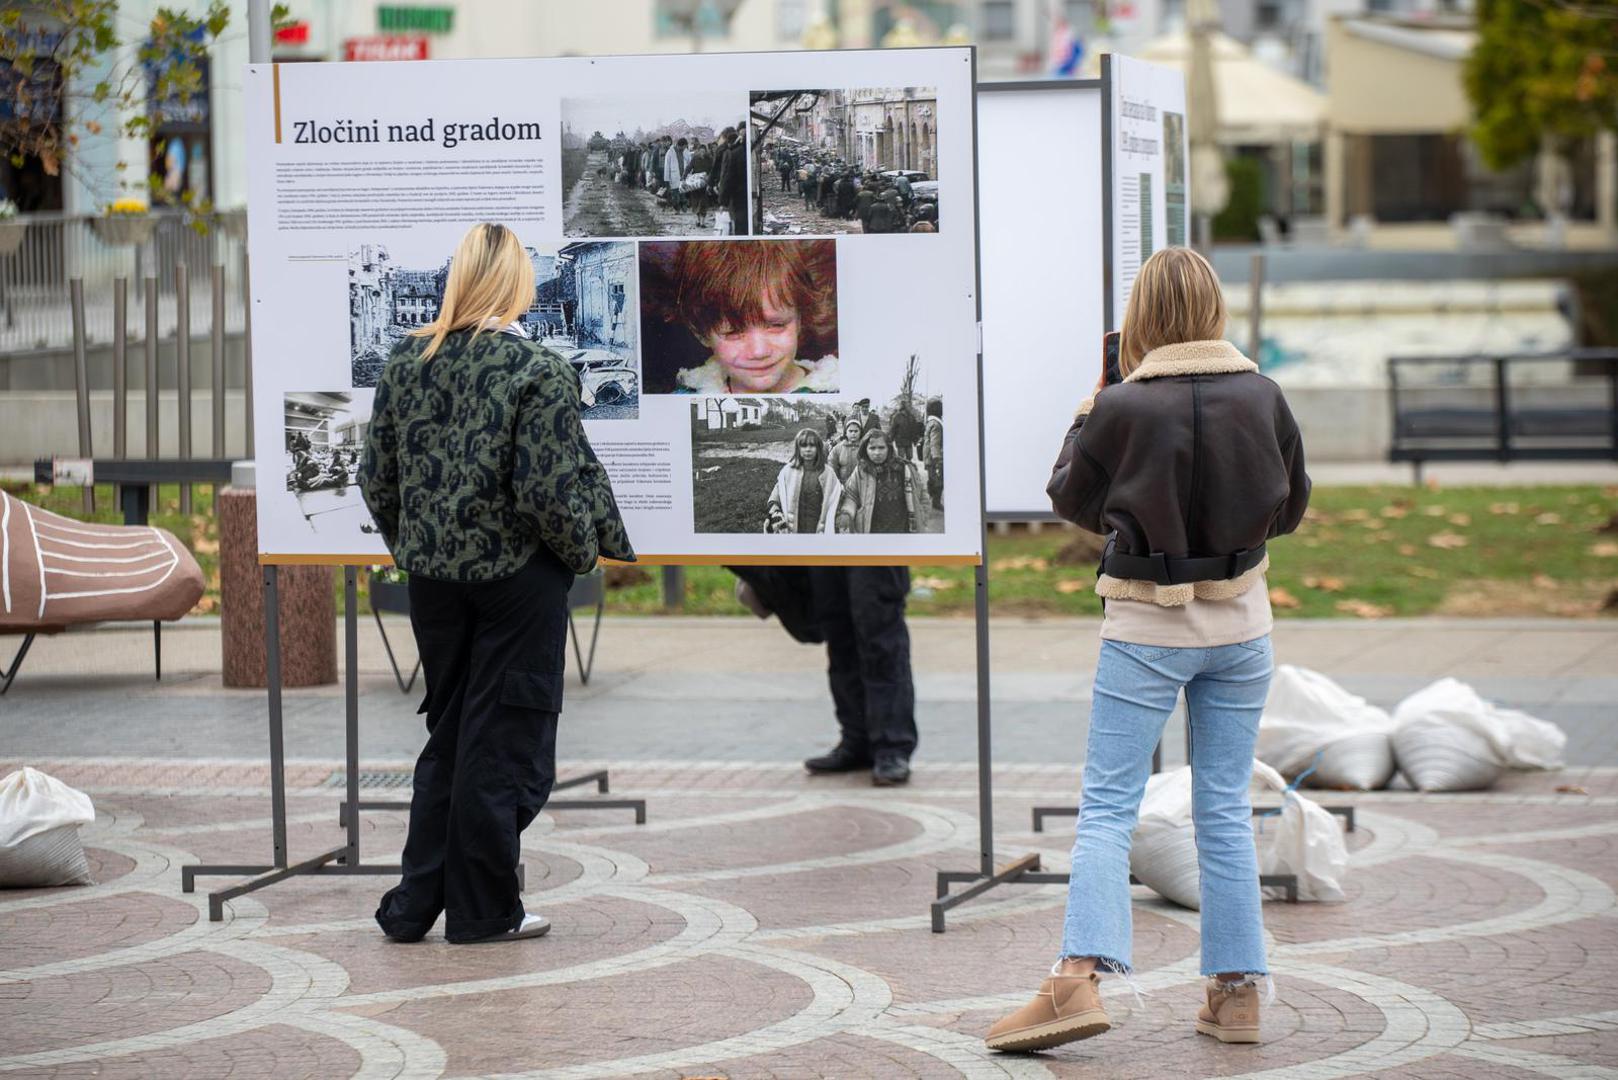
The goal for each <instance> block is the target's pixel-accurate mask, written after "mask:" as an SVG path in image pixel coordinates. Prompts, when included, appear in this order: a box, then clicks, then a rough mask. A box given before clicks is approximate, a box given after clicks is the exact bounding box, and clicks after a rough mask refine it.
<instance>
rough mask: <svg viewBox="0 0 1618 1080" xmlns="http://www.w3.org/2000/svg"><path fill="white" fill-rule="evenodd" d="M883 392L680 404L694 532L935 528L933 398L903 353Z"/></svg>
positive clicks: (938, 408) (938, 457) (940, 465)
mask: <svg viewBox="0 0 1618 1080" xmlns="http://www.w3.org/2000/svg"><path fill="white" fill-rule="evenodd" d="M903 372H904V374H903V376H902V378H901V380H900V382H899V383H898V386H897V387H896V390H895V392H894V393H893V394H892V396H891V397H882V398H878V399H875V400H873V399H872V398H860V399H859V400H857V401H851V402H848V403H846V404H844V403H832V402H823V401H819V400H815V399H811V398H804V397H722V396H718V395H714V396H703V397H701V398H699V399H697V401H696V402H694V403H693V404H692V406H691V468H692V477H691V493H692V511H693V514H692V517H693V520H694V524H695V530H696V531H697V532H699V533H772V534H779V535H786V534H791V533H941V532H943V531H944V399H943V397H942V396H941V395H938V394H933V393H929V392H928V390H927V386H926V383H925V382H924V380H923V379H922V377H921V370H920V365H919V363H918V361H917V358H916V357H913V356H912V357H910V358H909V361H908V363H906V364H905V366H904V368H903Z"/></svg>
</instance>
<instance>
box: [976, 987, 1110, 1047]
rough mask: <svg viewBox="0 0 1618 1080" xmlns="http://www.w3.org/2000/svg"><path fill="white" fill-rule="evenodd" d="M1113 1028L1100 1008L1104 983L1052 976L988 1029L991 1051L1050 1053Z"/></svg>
mask: <svg viewBox="0 0 1618 1080" xmlns="http://www.w3.org/2000/svg"><path fill="white" fill-rule="evenodd" d="M1110 1027H1112V1021H1111V1020H1109V1019H1107V1010H1105V1009H1103V1008H1102V1007H1101V980H1100V978H1099V977H1097V976H1096V974H1095V973H1094V972H1090V973H1089V974H1087V975H1055V974H1053V975H1050V976H1047V977H1046V979H1045V981H1044V982H1042V983H1040V984H1039V993H1037V994H1035V995H1034V1000H1032V1001H1030V1002H1029V1003H1028V1004H1026V1005H1024V1006H1023V1007H1022V1008H1020V1009H1018V1010H1017V1011H1016V1012H1014V1013H1012V1014H1011V1015H1010V1016H1007V1017H1005V1018H1004V1019H1002V1020H1000V1021H999V1022H998V1023H996V1024H995V1025H994V1027H992V1028H990V1029H989V1036H988V1038H987V1039H985V1040H984V1044H985V1045H987V1046H988V1048H989V1049H990V1050H1010V1051H1025V1050H1048V1049H1050V1048H1051V1047H1053V1046H1061V1045H1062V1044H1063V1043H1070V1042H1076V1041H1078V1040H1079V1039H1088V1038H1090V1037H1091V1036H1092V1035H1100V1034H1101V1033H1102V1032H1103V1031H1106V1030H1107V1029H1108V1028H1110Z"/></svg>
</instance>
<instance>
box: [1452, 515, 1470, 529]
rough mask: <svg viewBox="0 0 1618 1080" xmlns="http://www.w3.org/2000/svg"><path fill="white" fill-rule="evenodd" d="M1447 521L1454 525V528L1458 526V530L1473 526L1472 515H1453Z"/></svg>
mask: <svg viewBox="0 0 1618 1080" xmlns="http://www.w3.org/2000/svg"><path fill="white" fill-rule="evenodd" d="M1447 520H1448V521H1449V523H1450V524H1451V525H1454V526H1457V527H1458V528H1462V529H1464V528H1466V527H1467V526H1468V525H1470V524H1472V515H1471V514H1451V515H1450V516H1449V518H1448V519H1447Z"/></svg>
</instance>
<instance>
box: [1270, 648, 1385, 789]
mask: <svg viewBox="0 0 1618 1080" xmlns="http://www.w3.org/2000/svg"><path fill="white" fill-rule="evenodd" d="M1392 729H1393V721H1392V720H1391V718H1389V716H1388V714H1387V713H1386V712H1384V711H1383V710H1382V709H1379V708H1377V707H1376V706H1375V705H1372V704H1371V703H1370V702H1368V701H1366V700H1365V699H1364V698H1362V697H1360V696H1358V695H1356V694H1351V693H1349V692H1348V691H1347V690H1345V689H1343V688H1342V687H1341V686H1339V685H1337V683H1335V682H1333V681H1332V680H1331V679H1329V678H1327V677H1326V676H1324V675H1322V674H1320V672H1318V671H1311V670H1309V669H1308V668H1301V667H1296V666H1294V665H1292V664H1282V665H1281V666H1280V667H1278V668H1277V669H1276V672H1275V677H1274V678H1273V679H1272V680H1271V681H1270V696H1269V700H1268V701H1267V702H1266V703H1265V705H1264V715H1263V717H1262V718H1261V719H1260V720H1259V729H1258V747H1257V749H1256V751H1255V753H1256V754H1257V756H1258V758H1259V760H1261V761H1263V762H1265V763H1267V764H1269V765H1271V766H1274V767H1275V768H1276V769H1278V770H1280V771H1281V772H1282V773H1283V774H1285V775H1286V776H1288V777H1296V776H1298V775H1299V774H1300V773H1303V772H1306V771H1307V770H1308V769H1309V768H1310V767H1311V766H1313V767H1314V769H1315V771H1314V772H1313V773H1312V774H1310V776H1309V778H1308V779H1307V780H1306V781H1305V783H1309V784H1312V785H1313V786H1316V787H1328V788H1351V789H1356V790H1360V791H1370V790H1374V789H1376V788H1380V787H1383V786H1385V785H1386V784H1387V782H1388V781H1389V780H1391V779H1393V771H1394V763H1393V748H1392V745H1391V744H1390V743H1389V741H1388V735H1389V733H1390V732H1391V731H1392Z"/></svg>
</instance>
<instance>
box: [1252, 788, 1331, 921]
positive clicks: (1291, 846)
mask: <svg viewBox="0 0 1618 1080" xmlns="http://www.w3.org/2000/svg"><path fill="white" fill-rule="evenodd" d="M1253 781H1254V784H1255V785H1259V784H1262V785H1263V786H1266V787H1268V788H1270V789H1271V790H1273V791H1281V792H1283V794H1282V805H1281V814H1280V817H1279V819H1276V818H1271V817H1264V818H1259V819H1258V821H1259V826H1258V872H1259V873H1260V874H1291V875H1293V876H1294V877H1296V878H1297V880H1298V899H1299V900H1300V901H1322V902H1327V903H1335V902H1338V901H1341V900H1343V899H1344V894H1343V888H1342V881H1343V874H1344V873H1345V872H1346V871H1347V870H1348V844H1347V843H1346V842H1345V841H1344V840H1343V830H1342V827H1341V826H1340V825H1338V824H1337V819H1336V818H1334V817H1333V816H1332V813H1331V811H1329V810H1327V809H1325V808H1324V807H1322V806H1320V805H1318V804H1316V803H1315V802H1313V801H1312V800H1310V799H1306V798H1304V797H1303V796H1302V795H1300V794H1298V792H1297V791H1296V790H1292V789H1288V788H1287V787H1286V784H1285V782H1284V781H1283V780H1282V779H1281V777H1280V775H1279V774H1277V773H1276V772H1275V771H1274V770H1273V769H1270V768H1269V767H1268V766H1266V765H1264V763H1263V762H1260V761H1255V762H1254V763H1253Z"/></svg>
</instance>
